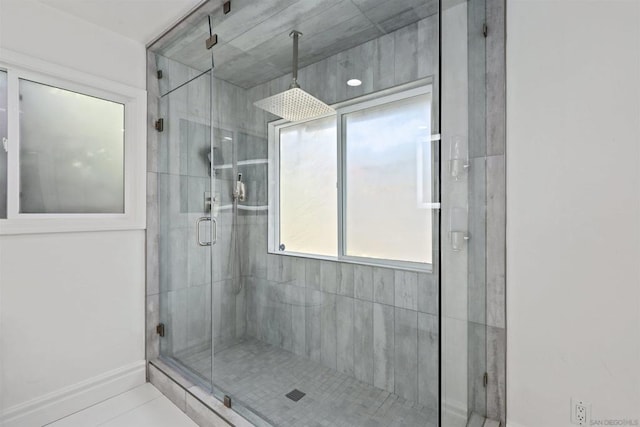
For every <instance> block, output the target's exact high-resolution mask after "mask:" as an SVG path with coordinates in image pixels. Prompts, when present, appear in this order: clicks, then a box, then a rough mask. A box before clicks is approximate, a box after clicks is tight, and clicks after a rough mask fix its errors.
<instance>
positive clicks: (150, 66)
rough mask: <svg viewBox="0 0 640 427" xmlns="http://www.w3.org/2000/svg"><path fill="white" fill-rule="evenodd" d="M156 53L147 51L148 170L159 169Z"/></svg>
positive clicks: (158, 88)
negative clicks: (156, 123)
mask: <svg viewBox="0 0 640 427" xmlns="http://www.w3.org/2000/svg"><path fill="white" fill-rule="evenodd" d="M157 73H158V69H157V65H156V55H155V54H154V53H153V52H151V51H147V172H157V171H158V140H159V135H158V131H156V128H155V122H156V120H158V118H159V113H160V87H159V85H158V75H157Z"/></svg>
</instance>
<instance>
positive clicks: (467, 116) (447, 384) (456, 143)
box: [440, 0, 500, 427]
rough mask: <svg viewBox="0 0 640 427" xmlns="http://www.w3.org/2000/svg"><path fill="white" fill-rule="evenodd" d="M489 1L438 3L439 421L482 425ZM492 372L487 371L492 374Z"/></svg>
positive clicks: (448, 426) (446, 426)
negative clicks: (485, 30)
mask: <svg viewBox="0 0 640 427" xmlns="http://www.w3.org/2000/svg"><path fill="white" fill-rule="evenodd" d="M487 7H488V4H487V2H486V1H485V0H476V1H462V2H456V3H451V4H449V5H448V6H447V7H445V8H444V9H443V11H442V47H443V50H442V58H443V59H442V93H443V100H442V141H441V155H442V165H443V170H442V174H441V178H442V180H441V188H442V219H443V221H442V228H443V238H442V243H441V247H440V254H441V259H442V291H443V293H444V295H446V298H444V299H443V303H442V310H441V322H442V340H441V342H442V345H443V348H442V353H441V354H442V365H441V373H442V387H441V392H442V394H441V400H442V425H443V427H465V426H467V425H476V424H477V425H482V424H483V423H484V418H485V417H486V416H487V390H490V387H491V386H489V387H485V385H484V374H485V372H487V371H488V369H487V368H488V364H487V350H488V349H487V345H486V340H487V325H486V324H487V319H486V302H487V293H486V285H487V270H486V265H487V264H486V260H487V252H486V245H487V231H486V224H487V188H486V182H487V180H486V176H487V175H486V146H487V143H486V135H487V127H486V123H487V116H486V112H485V109H486V106H487V101H488V100H487V96H486V84H487V73H486V65H487V64H486V55H487V52H486V43H487V40H492V38H491V37H492V36H489V38H485V36H484V35H483V26H484V25H485V24H486V23H487V14H486V12H487ZM491 28H493V27H492V26H491V23H489V29H490V30H489V32H490V34H493V35H494V37H496V35H497V34H499V33H500V30H498V29H494V31H493V32H491V31H492V30H491ZM493 40H494V42H495V41H496V40H497V38H494V39H493ZM496 62H497V60H496ZM464 237H467V239H466V240H465V239H464ZM493 377H494V375H493V374H492V373H491V372H490V373H489V378H493ZM490 381H491V380H490Z"/></svg>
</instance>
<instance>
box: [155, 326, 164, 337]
mask: <svg viewBox="0 0 640 427" xmlns="http://www.w3.org/2000/svg"><path fill="white" fill-rule="evenodd" d="M156 332H157V333H158V335H160V336H161V337H164V323H158V326H156Z"/></svg>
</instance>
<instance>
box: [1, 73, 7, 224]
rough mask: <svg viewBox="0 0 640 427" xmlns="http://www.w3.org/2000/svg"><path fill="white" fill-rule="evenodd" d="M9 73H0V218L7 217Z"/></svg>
mask: <svg viewBox="0 0 640 427" xmlns="http://www.w3.org/2000/svg"><path fill="white" fill-rule="evenodd" d="M6 138H7V73H6V72H5V71H0V218H6V217H7V151H6V150H5V143H6Z"/></svg>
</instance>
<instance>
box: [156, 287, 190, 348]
mask: <svg viewBox="0 0 640 427" xmlns="http://www.w3.org/2000/svg"><path fill="white" fill-rule="evenodd" d="M187 291H188V288H182V289H178V290H174V291H169V292H167V293H166V300H167V310H166V311H165V310H163V312H165V313H168V314H169V315H168V316H167V321H166V322H165V329H166V332H165V339H166V338H167V335H168V336H169V340H168V341H167V344H170V346H168V347H167V349H168V350H169V351H170V352H171V353H170V354H169V355H175V354H177V353H179V352H180V351H182V350H185V349H186V348H187V336H188V335H187V312H188V299H187V297H188V294H187ZM161 304H162V301H161ZM163 320H164V319H163ZM163 347H164V346H163Z"/></svg>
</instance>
